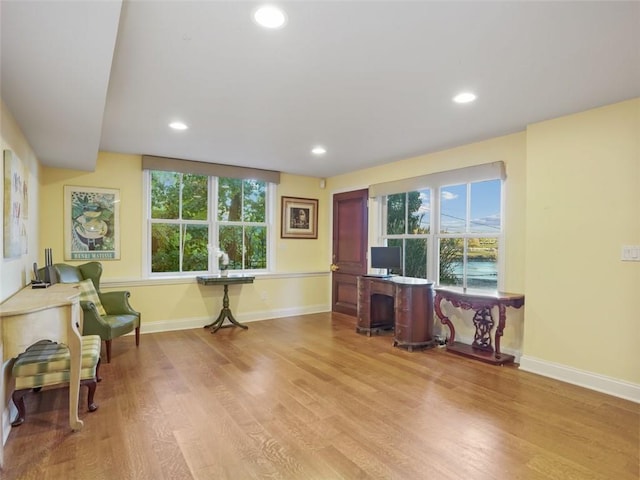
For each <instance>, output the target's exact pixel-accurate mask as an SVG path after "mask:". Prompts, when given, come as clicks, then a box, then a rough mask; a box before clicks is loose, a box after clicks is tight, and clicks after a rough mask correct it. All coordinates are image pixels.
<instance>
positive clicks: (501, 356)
mask: <svg viewBox="0 0 640 480" xmlns="http://www.w3.org/2000/svg"><path fill="white" fill-rule="evenodd" d="M435 291H436V298H435V305H434V307H435V311H436V315H438V318H439V319H440V322H441V323H442V324H443V325H446V326H447V327H448V328H449V332H450V335H449V340H448V341H447V350H448V351H450V352H453V353H457V354H460V355H464V356H467V357H471V358H475V359H477V360H480V361H483V362H487V363H491V364H494V365H503V364H505V363H511V362H513V360H514V356H513V355H509V354H506V353H502V352H501V351H500V338H501V337H502V335H503V333H504V328H505V326H506V322H507V307H513V308H520V307H522V306H523V305H524V295H522V294H519V293H507V292H497V291H491V290H476V289H469V288H466V289H462V288H455V287H436V289H435ZM444 301H447V302H449V303H451V304H452V305H453V306H454V307H456V308H461V309H462V310H473V311H474V312H475V313H474V316H473V324H474V326H475V329H476V331H475V335H474V338H473V342H472V343H471V345H467V344H464V343H460V342H456V329H455V327H454V326H453V323H452V322H451V320H450V319H449V317H447V316H446V315H445V314H444V313H443V312H442V308H441V304H442V302H444ZM494 307H498V323H497V325H496V323H495V320H494V318H493V314H492V310H493V308H494ZM494 327H495V334H494V335H493V337H492V332H493V331H494Z"/></svg>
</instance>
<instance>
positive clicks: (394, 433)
mask: <svg viewBox="0 0 640 480" xmlns="http://www.w3.org/2000/svg"><path fill="white" fill-rule="evenodd" d="M249 327H250V328H249V329H248V330H242V329H239V328H224V329H220V330H219V331H218V332H216V333H215V334H211V333H210V332H209V330H208V329H202V328H200V329H193V330H184V331H179V332H165V333H155V334H147V335H144V336H143V337H142V339H141V342H140V347H139V348H135V346H134V343H133V338H132V337H124V338H119V339H117V340H116V341H114V343H113V358H112V362H111V363H110V364H103V365H102V367H101V373H102V377H103V381H102V382H101V383H100V384H99V385H98V389H97V392H96V402H97V403H98V404H99V409H98V410H97V411H96V412H94V413H88V412H87V411H86V389H82V390H83V391H82V392H81V395H82V397H81V402H80V405H81V409H80V412H79V413H80V417H81V418H82V420H83V421H84V422H85V427H84V429H83V430H82V431H81V432H76V433H72V432H70V431H69V430H68V418H67V415H68V413H67V410H68V396H67V391H66V390H65V389H48V390H44V391H42V392H40V393H37V394H36V393H30V394H28V395H27V396H26V397H25V400H26V407H27V416H26V421H25V423H24V424H23V425H22V426H20V427H19V428H14V429H12V431H11V433H10V435H9V440H8V442H7V444H6V446H5V468H4V470H3V471H2V472H1V473H2V475H1V477H2V479H3V480H5V479H6V480H17V479H20V480H23V479H38V480H41V479H56V480H57V479H62V478H73V479H80V480H82V479H85V478H86V479H91V480H101V479H109V480H110V479H114V478H119V479H120V478H121V479H153V480H155V479H167V480H168V479H171V480H174V479H184V480H190V479H197V480H200V479H202V480H205V479H212V478H215V479H234V480H235V479H260V478H270V479H305V480H306V479H319V480H326V479H396V478H397V479H407V478H411V479H436V478H437V479H438V480H457V479H473V480H483V479H487V480H488V479H491V480H501V479H505V480H514V479H523V480H549V479H562V480H565V479H580V480H584V479H588V480H605V479H611V478H615V479H616V480H637V479H638V478H639V477H640V471H639V461H640V459H639V450H640V438H639V436H640V405H638V404H636V403H633V402H629V401H625V400H622V399H619V398H615V397H611V396H608V395H605V394H602V393H598V392H594V391H590V390H586V389H583V388H580V387H577V386H574V385H569V384H566V383H562V382H559V381H556V380H553V379H550V378H545V377H540V376H537V375H533V374H531V373H528V372H523V371H520V370H519V369H518V368H517V366H503V367H496V366H492V365H487V364H484V363H480V362H477V361H473V360H470V359H466V358H464V357H460V356H456V355H452V354H450V353H447V352H446V351H445V350H444V349H441V348H434V349H430V350H424V351H416V352H408V351H406V350H404V349H399V348H394V347H393V345H392V343H393V337H392V336H389V335H380V336H372V337H367V336H365V335H358V334H356V333H355V319H354V318H352V317H348V316H346V315H342V314H331V313H325V314H313V315H303V316H295V317H288V318H279V319H273V320H266V321H262V322H254V323H252V324H250V325H249Z"/></svg>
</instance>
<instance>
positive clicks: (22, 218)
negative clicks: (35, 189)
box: [3, 150, 29, 258]
mask: <svg viewBox="0 0 640 480" xmlns="http://www.w3.org/2000/svg"><path fill="white" fill-rule="evenodd" d="M28 200H29V182H28V172H27V170H26V169H25V168H24V165H23V163H22V161H21V160H20V158H18V157H17V156H16V155H15V154H14V153H13V152H12V151H11V150H5V151H4V211H3V231H4V237H3V238H4V252H3V253H4V258H15V257H19V256H21V255H24V254H26V253H27V250H28V244H29V242H28V224H27V220H28V218H29V215H28V213H29V211H28V207H29V202H28Z"/></svg>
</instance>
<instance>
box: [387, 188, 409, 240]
mask: <svg viewBox="0 0 640 480" xmlns="http://www.w3.org/2000/svg"><path fill="white" fill-rule="evenodd" d="M406 203H407V195H406V194H405V193H397V194H394V195H389V196H388V197H387V234H388V235H401V234H403V233H405V225H406V215H407V209H406Z"/></svg>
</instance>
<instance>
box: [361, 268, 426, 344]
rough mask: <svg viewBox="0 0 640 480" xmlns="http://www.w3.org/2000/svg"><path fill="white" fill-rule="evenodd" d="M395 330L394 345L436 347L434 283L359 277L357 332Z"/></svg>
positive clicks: (368, 333)
mask: <svg viewBox="0 0 640 480" xmlns="http://www.w3.org/2000/svg"><path fill="white" fill-rule="evenodd" d="M384 330H394V341H393V344H394V346H398V347H404V348H407V349H408V350H410V351H412V350H413V349H414V348H427V347H431V346H433V345H434V344H435V341H434V338H433V282H430V281H428V280H424V279H422V278H410V277H389V278H376V277H358V325H357V327H356V331H357V332H358V333H364V334H366V335H371V334H373V333H379V332H381V331H384Z"/></svg>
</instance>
